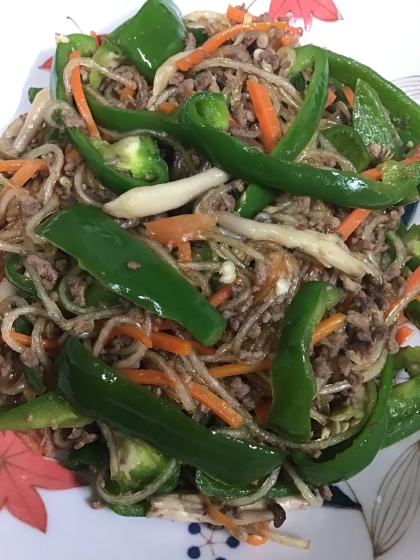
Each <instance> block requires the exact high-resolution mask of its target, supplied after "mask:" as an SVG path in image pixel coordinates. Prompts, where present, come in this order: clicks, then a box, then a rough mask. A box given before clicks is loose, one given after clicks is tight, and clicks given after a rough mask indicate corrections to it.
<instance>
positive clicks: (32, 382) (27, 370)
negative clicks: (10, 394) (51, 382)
mask: <svg viewBox="0 0 420 560" xmlns="http://www.w3.org/2000/svg"><path fill="white" fill-rule="evenodd" d="M23 373H24V375H25V380H26V384H27V385H28V387H29V389H30V390H31V391H33V392H34V393H35V395H43V394H44V393H45V391H46V390H47V388H46V387H45V385H44V383H43V382H42V377H43V373H42V370H41V369H40V368H39V367H28V366H25V367H24V370H23Z"/></svg>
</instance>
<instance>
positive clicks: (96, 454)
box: [64, 441, 109, 471]
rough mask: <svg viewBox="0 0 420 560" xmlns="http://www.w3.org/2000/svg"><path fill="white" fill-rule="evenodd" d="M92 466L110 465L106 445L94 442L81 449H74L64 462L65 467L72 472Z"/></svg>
mask: <svg viewBox="0 0 420 560" xmlns="http://www.w3.org/2000/svg"><path fill="white" fill-rule="evenodd" d="M90 465H97V466H105V465H109V450H108V446H107V444H106V443H102V442H101V441H94V442H93V443H89V444H88V445H85V446H84V447H81V448H80V449H72V450H71V451H70V453H69V456H68V457H67V459H66V460H65V462H64V466H65V467H66V469H69V470H70V471H79V470H82V469H85V468H86V467H88V466H90Z"/></svg>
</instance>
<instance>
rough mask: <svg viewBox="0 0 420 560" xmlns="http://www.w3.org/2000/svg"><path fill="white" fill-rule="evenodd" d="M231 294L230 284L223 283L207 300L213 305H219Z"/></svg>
mask: <svg viewBox="0 0 420 560" xmlns="http://www.w3.org/2000/svg"><path fill="white" fill-rule="evenodd" d="M231 295H232V284H225V285H224V286H223V287H222V288H220V290H219V291H217V292H216V293H215V294H213V295H212V296H211V298H210V299H209V302H210V303H211V304H212V306H213V307H219V305H222V303H224V302H225V301H227V300H228V299H229V298H230V296H231Z"/></svg>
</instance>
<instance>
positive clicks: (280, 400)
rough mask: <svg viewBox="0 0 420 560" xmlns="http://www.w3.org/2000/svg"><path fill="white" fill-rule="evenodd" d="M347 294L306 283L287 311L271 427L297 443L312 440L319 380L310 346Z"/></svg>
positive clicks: (273, 371) (276, 362)
mask: <svg viewBox="0 0 420 560" xmlns="http://www.w3.org/2000/svg"><path fill="white" fill-rule="evenodd" d="M343 295H344V292H343V291H342V290H340V289H338V288H336V287H334V286H332V285H331V284H328V283H326V282H306V283H304V284H302V285H301V287H300V288H299V291H298V293H297V294H296V296H295V297H294V298H293V300H292V302H291V304H290V305H289V307H288V308H287V310H286V315H285V317H284V321H283V324H282V327H281V333H280V341H279V345H278V349H277V355H276V358H275V360H274V363H273V366H272V368H271V384H272V390H273V403H272V405H271V408H270V411H269V413H268V416H267V424H268V425H269V426H270V427H272V428H275V429H276V430H279V431H280V432H281V433H282V434H284V435H285V436H287V437H288V438H291V439H293V440H295V441H307V440H309V439H310V437H311V417H310V408H311V403H312V400H313V398H314V397H315V394H316V381H315V374H314V371H313V369H312V366H311V361H310V358H309V344H310V342H311V340H312V336H313V333H314V331H315V327H316V326H317V325H318V324H319V322H320V321H321V320H322V317H323V315H324V313H325V311H326V310H327V309H331V308H332V307H334V306H335V305H336V304H337V303H338V302H339V301H340V299H341V298H342V297H343Z"/></svg>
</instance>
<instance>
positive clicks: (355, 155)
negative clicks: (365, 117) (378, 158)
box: [321, 124, 370, 173]
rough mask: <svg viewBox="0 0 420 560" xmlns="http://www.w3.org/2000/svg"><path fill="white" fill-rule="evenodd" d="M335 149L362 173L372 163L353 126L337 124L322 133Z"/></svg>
mask: <svg viewBox="0 0 420 560" xmlns="http://www.w3.org/2000/svg"><path fill="white" fill-rule="evenodd" d="M321 134H322V135H323V136H324V138H326V139H327V140H328V142H330V144H332V145H333V146H334V148H335V149H336V150H337V152H339V153H340V154H342V155H343V156H344V157H346V158H347V159H349V160H350V161H351V162H352V164H353V165H354V167H355V168H356V171H357V172H358V173H361V172H362V171H364V170H365V169H366V168H367V166H368V165H369V162H370V154H369V151H368V149H367V148H366V146H365V144H364V143H363V139H362V137H361V136H360V134H359V133H358V132H357V131H356V130H355V129H354V128H352V127H351V126H346V125H344V124H336V125H334V126H331V127H330V128H326V129H325V130H323V131H322V133H321Z"/></svg>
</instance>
